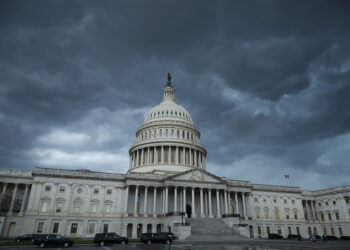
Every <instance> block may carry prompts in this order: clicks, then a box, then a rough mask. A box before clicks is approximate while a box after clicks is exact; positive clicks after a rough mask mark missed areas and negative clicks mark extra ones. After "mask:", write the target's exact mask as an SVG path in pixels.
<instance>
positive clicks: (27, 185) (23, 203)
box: [0, 184, 29, 215]
mask: <svg viewBox="0 0 350 250" xmlns="http://www.w3.org/2000/svg"><path fill="white" fill-rule="evenodd" d="M28 189H29V184H26V189H25V190H24V195H23V200H22V205H21V210H20V211H19V215H23V213H24V206H25V203H26V202H27V193H28ZM0 204H1V201H0Z"/></svg>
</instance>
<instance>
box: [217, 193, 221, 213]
mask: <svg viewBox="0 0 350 250" xmlns="http://www.w3.org/2000/svg"><path fill="white" fill-rule="evenodd" d="M216 208H217V210H218V218H221V211H220V195H219V190H218V189H216Z"/></svg>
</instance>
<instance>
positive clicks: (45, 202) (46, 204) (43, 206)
mask: <svg viewBox="0 0 350 250" xmlns="http://www.w3.org/2000/svg"><path fill="white" fill-rule="evenodd" d="M48 208H49V201H48V200H43V201H42V202H41V212H43V213H45V212H47V209H48Z"/></svg>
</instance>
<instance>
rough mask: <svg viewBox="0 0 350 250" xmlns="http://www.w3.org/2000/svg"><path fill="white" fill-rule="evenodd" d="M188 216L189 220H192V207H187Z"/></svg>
mask: <svg viewBox="0 0 350 250" xmlns="http://www.w3.org/2000/svg"><path fill="white" fill-rule="evenodd" d="M186 214H187V217H188V218H191V214H192V208H191V206H190V205H186Z"/></svg>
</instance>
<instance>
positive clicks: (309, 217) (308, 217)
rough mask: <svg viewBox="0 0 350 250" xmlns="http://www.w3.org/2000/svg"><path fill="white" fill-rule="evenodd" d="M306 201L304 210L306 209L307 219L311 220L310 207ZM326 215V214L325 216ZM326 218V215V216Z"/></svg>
mask: <svg viewBox="0 0 350 250" xmlns="http://www.w3.org/2000/svg"><path fill="white" fill-rule="evenodd" d="M305 203H306V210H307V219H308V220H309V221H311V216H310V209H309V203H308V201H305ZM325 217H326V216H325ZM327 218H328V217H327Z"/></svg>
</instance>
